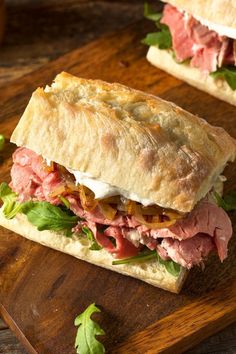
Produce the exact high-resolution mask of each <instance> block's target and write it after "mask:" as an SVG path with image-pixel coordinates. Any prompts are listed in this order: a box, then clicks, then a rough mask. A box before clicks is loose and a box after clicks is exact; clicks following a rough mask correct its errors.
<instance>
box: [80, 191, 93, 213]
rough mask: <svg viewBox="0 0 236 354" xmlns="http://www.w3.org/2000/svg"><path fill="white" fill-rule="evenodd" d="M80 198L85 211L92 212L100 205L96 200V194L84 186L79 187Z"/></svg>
mask: <svg viewBox="0 0 236 354" xmlns="http://www.w3.org/2000/svg"><path fill="white" fill-rule="evenodd" d="M79 196H80V201H81V205H82V207H83V208H84V210H87V211H91V210H93V209H94V208H95V207H96V206H97V204H98V201H97V200H96V199H95V198H94V193H93V192H92V191H91V190H90V189H89V188H87V187H85V186H83V185H80V186H79Z"/></svg>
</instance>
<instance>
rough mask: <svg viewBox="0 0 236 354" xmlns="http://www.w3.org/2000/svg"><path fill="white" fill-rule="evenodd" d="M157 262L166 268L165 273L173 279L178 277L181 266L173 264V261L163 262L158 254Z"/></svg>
mask: <svg viewBox="0 0 236 354" xmlns="http://www.w3.org/2000/svg"><path fill="white" fill-rule="evenodd" d="M157 260H158V262H159V263H160V264H162V265H164V267H165V268H166V270H167V272H168V273H170V274H172V275H173V276H174V277H178V275H179V273H180V271H181V265H180V264H178V263H176V262H174V261H171V260H169V261H164V260H163V259H162V258H161V257H160V256H159V254H158V253H157Z"/></svg>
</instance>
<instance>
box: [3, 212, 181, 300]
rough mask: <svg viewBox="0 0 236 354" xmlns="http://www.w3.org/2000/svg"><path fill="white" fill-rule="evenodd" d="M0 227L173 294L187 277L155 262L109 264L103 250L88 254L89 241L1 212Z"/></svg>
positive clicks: (20, 216) (108, 256) (25, 218)
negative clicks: (40, 229) (169, 270)
mask: <svg viewBox="0 0 236 354" xmlns="http://www.w3.org/2000/svg"><path fill="white" fill-rule="evenodd" d="M0 225H2V226H3V227H5V228H7V229H9V230H11V231H13V232H16V233H17V234H20V235H21V236H24V237H26V238H27V239H29V240H31V241H35V242H38V243H40V244H42V245H44V246H47V247H50V248H53V249H55V250H58V251H61V252H64V253H67V254H69V255H71V256H74V257H76V258H78V259H81V260H84V261H87V262H90V263H92V264H95V265H97V266H100V267H104V268H107V269H110V270H112V271H115V272H118V273H121V274H124V275H129V276H131V277H134V278H137V279H140V280H142V281H145V282H147V283H149V284H151V285H154V286H157V287H159V288H162V289H165V290H168V291H171V292H174V293H178V292H179V291H180V290H181V287H182V285H183V283H184V280H185V278H186V276H187V270H186V269H184V268H181V271H180V274H179V276H178V277H174V276H173V275H171V274H170V273H168V272H167V271H166V269H165V267H164V266H163V265H162V264H159V263H158V262H157V261H155V260H153V261H148V262H146V263H145V262H143V263H136V264H135V263H132V264H130V263H129V264H121V265H112V261H114V258H113V257H112V255H111V254H110V253H108V252H107V251H106V250H104V249H102V250H99V251H92V250H90V245H91V244H90V241H89V240H87V239H86V238H85V237H83V236H77V235H73V236H72V237H66V236H64V235H63V234H61V233H56V232H53V231H48V230H45V231H38V230H37V228H36V227H35V226H33V225H32V224H31V223H30V222H29V221H28V220H27V217H26V216H25V215H23V214H17V215H16V216H15V218H13V219H11V220H9V219H6V218H5V217H4V215H3V213H2V210H1V209H0ZM2 237H4V232H3V230H1V233H0V242H1V238H2Z"/></svg>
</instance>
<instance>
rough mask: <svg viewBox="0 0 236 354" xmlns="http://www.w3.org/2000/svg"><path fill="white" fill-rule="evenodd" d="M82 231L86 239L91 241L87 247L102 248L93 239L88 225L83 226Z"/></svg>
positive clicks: (96, 249) (97, 249) (92, 248)
mask: <svg viewBox="0 0 236 354" xmlns="http://www.w3.org/2000/svg"><path fill="white" fill-rule="evenodd" d="M82 232H83V233H84V234H85V236H86V237H87V239H88V240H89V241H91V242H92V245H91V246H90V247H89V249H90V250H91V251H100V250H101V249H102V247H101V246H100V245H99V244H98V243H97V241H96V240H95V238H94V235H93V233H92V231H91V230H90V229H89V228H88V227H86V226H83V227H82Z"/></svg>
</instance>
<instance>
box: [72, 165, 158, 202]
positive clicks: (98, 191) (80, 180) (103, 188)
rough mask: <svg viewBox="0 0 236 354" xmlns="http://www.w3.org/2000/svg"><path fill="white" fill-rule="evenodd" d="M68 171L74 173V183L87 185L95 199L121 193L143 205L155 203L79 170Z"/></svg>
mask: <svg viewBox="0 0 236 354" xmlns="http://www.w3.org/2000/svg"><path fill="white" fill-rule="evenodd" d="M68 171H69V172H70V173H71V174H73V175H74V177H75V180H76V184H81V185H83V186H86V187H88V188H89V189H90V190H91V191H93V193H94V194H95V198H96V199H103V198H108V197H113V196H115V195H121V196H123V197H125V198H127V199H131V200H134V201H136V202H139V203H141V204H143V205H144V206H147V205H151V204H155V203H154V202H152V201H151V200H149V199H144V198H140V197H139V196H137V195H136V194H135V193H130V192H128V191H126V190H124V189H121V188H118V187H114V186H112V185H111V184H109V183H105V182H101V181H99V180H97V179H96V178H93V177H92V176H91V175H90V174H88V173H85V172H80V171H74V170H71V169H68Z"/></svg>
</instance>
